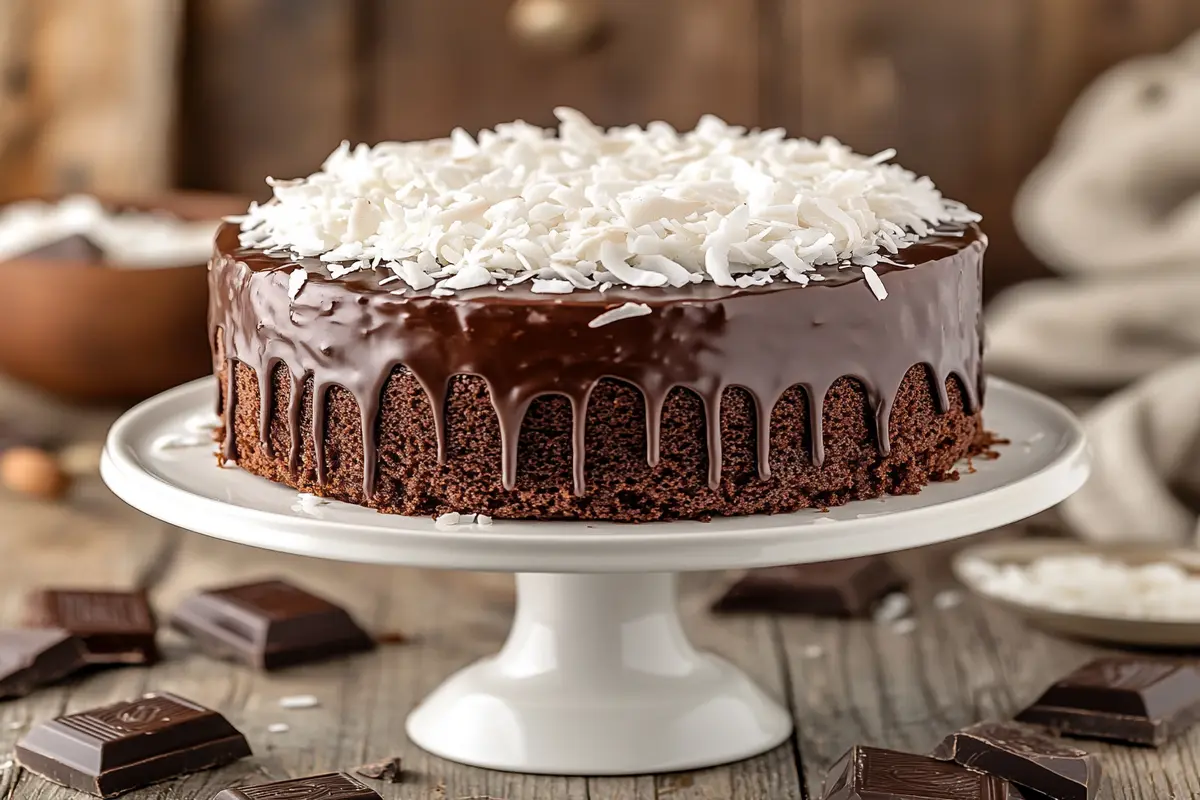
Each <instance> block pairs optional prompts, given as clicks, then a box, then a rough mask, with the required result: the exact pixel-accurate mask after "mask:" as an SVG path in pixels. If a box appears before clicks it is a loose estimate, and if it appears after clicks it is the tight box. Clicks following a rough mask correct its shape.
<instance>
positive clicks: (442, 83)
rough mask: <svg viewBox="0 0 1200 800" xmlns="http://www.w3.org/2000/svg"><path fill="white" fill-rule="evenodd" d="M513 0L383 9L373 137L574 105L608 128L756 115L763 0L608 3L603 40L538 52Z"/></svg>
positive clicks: (413, 0) (420, 133) (427, 2)
mask: <svg viewBox="0 0 1200 800" xmlns="http://www.w3.org/2000/svg"><path fill="white" fill-rule="evenodd" d="M509 5H510V4H509V3H506V2H488V3H480V2H476V0H408V2H403V3H386V4H382V5H381V7H380V13H379V15H378V19H379V24H378V29H377V31H376V41H375V42H374V43H373V45H372V47H373V49H374V52H375V56H374V59H375V67H374V68H373V69H372V70H371V72H372V74H373V75H374V76H375V78H374V81H373V83H374V92H375V94H374V97H373V98H370V99H369V102H370V104H371V109H372V113H373V115H374V117H375V124H374V127H373V133H372V134H371V138H375V139H385V138H399V139H415V138H427V137H434V136H445V135H446V134H447V132H448V131H449V130H450V129H451V128H453V127H455V126H462V127H464V128H466V129H467V130H468V131H472V132H474V131H477V130H479V129H480V128H483V127H490V126H492V125H495V124H496V123H498V122H505V121H508V120H511V119H516V118H521V119H525V120H528V121H529V122H532V123H536V124H544V125H550V124H553V122H554V118H553V116H552V113H551V112H552V110H553V108H554V107H555V106H557V105H573V106H576V107H578V108H580V109H581V110H582V111H583V112H584V113H586V114H589V115H590V116H592V118H593V119H594V121H596V122H597V123H600V124H603V125H618V124H622V125H623V124H629V123H634V122H636V123H645V122H646V121H648V120H651V119H665V120H667V121H668V122H670V123H672V124H674V125H676V126H680V127H686V128H690V127H692V126H693V125H694V124H695V123H696V120H697V118H698V117H699V116H700V115H701V114H703V113H713V114H719V115H722V116H724V117H726V118H727V119H729V120H730V121H732V122H736V123H740V124H748V125H752V124H755V123H756V122H757V119H758V92H759V74H758V71H759V64H758V46H757V42H758V32H759V31H758V21H759V18H758V9H757V5H758V4H757V2H756V0H658V1H657V2H653V3H647V2H644V1H643V0H606V2H602V3H598V4H596V5H597V6H598V7H599V9H600V13H601V15H602V18H603V24H604V25H605V29H604V30H605V32H604V34H603V36H601V37H600V39H599V41H598V42H597V44H596V46H595V47H592V48H587V49H583V50H580V51H574V52H567V53H562V54H559V55H545V54H541V53H539V52H537V51H535V50H533V49H531V48H530V47H528V46H527V45H525V44H522V42H521V41H520V39H519V38H518V37H515V36H514V35H513V34H512V32H511V29H510V26H509V20H508V16H507V15H508V10H509Z"/></svg>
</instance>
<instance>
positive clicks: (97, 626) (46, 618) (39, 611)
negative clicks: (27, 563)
mask: <svg viewBox="0 0 1200 800" xmlns="http://www.w3.org/2000/svg"><path fill="white" fill-rule="evenodd" d="M28 616H29V624H30V625H35V626H39V627H47V628H62V629H63V630H67V631H70V632H71V633H73V634H75V635H76V636H78V637H79V638H80V639H82V640H83V645H84V647H85V648H86V650H87V659H88V663H89V664H153V663H155V662H157V661H158V646H157V645H156V644H155V639H154V637H155V634H156V633H157V630H158V623H157V622H156V621H155V619H154V612H153V611H152V610H151V608H150V603H149V601H148V600H147V599H146V593H145V592H138V591H133V592H109V591H105V592H99V591H73V590H63V589H47V590H45V591H42V592H38V593H36V594H35V595H33V597H32V598H31V600H30V603H29V615H28Z"/></svg>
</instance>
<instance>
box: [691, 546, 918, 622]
mask: <svg viewBox="0 0 1200 800" xmlns="http://www.w3.org/2000/svg"><path fill="white" fill-rule="evenodd" d="M904 583H905V581H904V578H903V577H902V576H901V575H900V574H899V573H898V572H896V570H895V569H894V568H893V567H892V565H891V564H890V563H889V562H888V560H887V559H886V558H882V557H880V556H866V557H863V558H848V559H843V560H841V561H827V562H823V563H817V564H792V565H788V566H783V567H767V568H765V569H752V570H750V571H749V572H747V573H746V574H745V575H744V576H742V578H741V579H740V580H739V581H738V582H737V583H735V584H734V585H733V586H731V587H729V591H727V592H726V593H725V594H724V595H723V596H722V597H721V599H720V600H718V601H717V602H716V603H715V604H714V605H713V611H716V612H751V613H781V614H810V615H812V616H818V617H860V616H865V615H867V614H869V613H870V612H871V610H872V609H873V608H874V607H875V604H876V603H878V602H879V601H880V600H882V599H883V598H884V597H886V596H887V595H889V594H891V593H892V592H895V591H899V590H901V589H903V588H904Z"/></svg>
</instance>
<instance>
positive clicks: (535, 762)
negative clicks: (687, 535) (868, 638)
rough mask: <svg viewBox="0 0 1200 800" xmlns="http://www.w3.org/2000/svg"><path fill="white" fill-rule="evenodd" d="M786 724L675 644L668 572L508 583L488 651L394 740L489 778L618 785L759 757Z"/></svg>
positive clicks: (729, 669) (784, 732)
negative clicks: (510, 774) (509, 592)
mask: <svg viewBox="0 0 1200 800" xmlns="http://www.w3.org/2000/svg"><path fill="white" fill-rule="evenodd" d="M791 730H792V720H791V716H790V715H789V714H788V713H787V711H785V710H784V709H783V707H781V706H780V705H779V704H778V703H776V702H775V701H774V700H772V699H771V698H769V697H768V696H767V695H766V694H764V693H763V691H762V690H761V689H759V688H758V687H757V686H756V685H755V684H754V682H753V681H751V680H750V678H748V677H747V676H746V675H745V674H743V673H742V672H741V671H740V670H738V669H736V668H735V667H733V666H732V665H730V664H729V663H728V662H726V661H724V660H723V659H721V658H718V657H716V656H713V655H709V654H707V653H701V652H698V651H697V650H696V649H695V648H693V647H692V645H691V643H690V642H688V640H687V637H686V636H685V635H684V633H683V628H682V627H681V625H680V623H679V615H678V612H677V605H676V576H675V575H674V574H673V573H650V574H608V575H580V574H555V573H549V574H546V573H520V574H518V575H517V613H516V618H515V619H514V621H513V628H512V632H511V633H510V634H509V636H508V641H507V642H506V643H505V645H504V647H503V649H501V651H500V653H499V654H498V655H495V656H492V657H489V658H485V659H483V660H481V661H478V662H476V663H475V664H472V665H471V666H469V667H467V668H465V669H463V670H461V671H460V672H458V673H456V674H455V675H453V676H451V677H450V678H449V679H448V680H447V681H446V682H445V683H443V684H442V685H441V686H440V687H438V689H436V690H435V691H434V692H433V694H431V695H430V696H429V697H428V698H426V699H425V701H424V702H423V703H421V705H420V706H419V707H418V708H417V709H416V710H415V711H413V713H412V715H411V716H409V718H408V735H409V737H410V738H411V739H412V740H413V742H415V743H416V744H417V745H419V746H420V747H422V748H424V749H425V750H428V751H429V752H431V753H434V754H435V755H439V756H442V757H444V758H449V759H452V760H454V761H460V762H462V763H465V764H471V765H474V766H479V767H489V768H491V769H501V770H510V771H512V770H518V771H521V772H537V773H548V774H553V775H597V774H608V775H621V774H636V773H647V772H667V771H671V770H682V769H696V768H700V767H709V766H714V765H716V764H724V763H727V762H730V761H737V760H740V759H743V758H748V757H749V756H752V755H755V754H757V753H761V752H763V751H765V750H769V749H771V748H772V747H774V746H776V745H778V744H779V743H781V742H783V741H784V740H785V739H787V737H788V736H789V735H790V733H791Z"/></svg>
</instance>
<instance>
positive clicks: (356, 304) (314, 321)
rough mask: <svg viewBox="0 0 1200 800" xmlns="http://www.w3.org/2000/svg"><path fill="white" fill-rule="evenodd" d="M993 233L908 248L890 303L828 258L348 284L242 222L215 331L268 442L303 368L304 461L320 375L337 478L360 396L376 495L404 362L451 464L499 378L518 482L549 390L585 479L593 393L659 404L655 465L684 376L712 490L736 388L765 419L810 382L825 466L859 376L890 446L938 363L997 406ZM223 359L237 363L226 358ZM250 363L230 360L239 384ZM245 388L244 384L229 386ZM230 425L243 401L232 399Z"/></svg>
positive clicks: (506, 471) (505, 457)
mask: <svg viewBox="0 0 1200 800" xmlns="http://www.w3.org/2000/svg"><path fill="white" fill-rule="evenodd" d="M986 241H987V240H986V237H984V236H983V235H982V234H981V233H980V232H979V229H978V228H977V227H975V226H970V227H967V228H964V229H962V230H958V231H948V232H946V233H943V234H939V235H935V236H931V237H929V238H927V239H926V240H923V241H922V242H919V243H917V244H915V245H913V246H912V247H909V248H907V249H905V250H902V251H901V252H900V253H899V254H898V255H896V256H895V257H894V260H895V261H897V262H899V263H900V264H904V265H910V266H896V265H889V264H880V265H879V266H878V267H876V270H877V272H878V273H879V274H880V276H881V278H882V279H883V282H884V284H885V285H886V287H887V291H888V297H887V299H885V300H882V301H881V300H879V299H877V298H876V296H875V294H874V293H873V292H872V291H871V289H870V288H869V287H868V286H867V285H866V282H865V281H864V280H863V278H862V272H861V270H859V269H858V268H848V269H843V270H839V269H837V268H836V267H829V268H822V269H821V270H820V274H821V275H822V276H823V277H824V278H825V280H824V281H821V282H813V283H811V284H810V285H809V286H806V287H802V286H799V285H797V284H793V283H788V282H782V281H781V282H777V283H774V284H769V285H767V286H762V287H751V288H748V289H738V288H728V287H721V286H717V285H715V284H713V283H711V282H708V283H701V284H693V285H689V286H686V287H682V288H678V289H671V288H640V289H638V288H628V287H624V288H623V287H613V288H612V289H610V290H609V291H607V292H604V293H601V292H597V291H585V292H575V293H573V294H570V295H544V294H535V293H533V292H532V291H530V289H529V288H527V287H526V286H525V285H523V284H522V285H517V286H513V287H509V288H507V289H506V290H505V291H497V289H496V287H481V288H478V289H471V290H466V291H461V292H458V293H456V294H455V295H454V296H452V297H445V298H438V297H433V296H431V295H430V293H429V292H428V291H423V292H412V291H407V292H404V293H403V294H399V295H397V294H392V293H391V292H392V290H394V289H395V288H396V287H397V286H399V285H400V284H398V283H395V282H392V283H388V284H383V285H381V281H382V280H384V279H385V278H387V277H388V276H389V275H390V273H389V272H387V271H385V270H381V269H379V270H368V271H362V272H356V273H351V274H350V275H347V276H344V277H342V278H338V279H332V278H330V277H329V273H328V269H327V267H326V265H324V264H322V263H321V262H320V261H318V260H316V259H303V260H301V261H296V260H292V259H287V258H278V257H274V256H269V255H266V254H265V253H263V252H261V251H255V250H244V249H242V248H240V246H239V244H238V238H237V229H236V227H235V226H233V225H226V226H225V227H224V228H222V230H221V231H220V233H219V234H218V237H217V253H216V255H215V256H214V259H213V261H212V264H211V265H210V278H209V286H210V305H209V327H210V334H211V336H212V337H213V342H214V347H215V349H216V351H217V353H218V356H219V357H220V358H223V359H225V361H226V362H227V364H228V365H229V366H232V365H233V363H234V362H240V363H242V364H245V365H246V366H248V367H250V368H251V369H253V370H254V372H255V373H256V375H257V377H258V381H259V389H260V395H259V396H260V397H262V398H264V402H262V404H261V409H260V412H261V421H260V422H261V424H260V439H261V440H262V442H263V443H264V444H266V445H267V446H269V443H268V436H267V434H268V430H267V429H268V423H269V412H270V409H271V407H272V403H273V388H274V387H273V381H272V380H271V375H272V373H273V371H274V369H275V367H276V366H277V365H278V364H281V363H282V364H286V365H287V367H288V371H289V373H290V374H291V380H292V391H291V404H290V407H289V409H288V412H289V414H288V416H289V425H290V433H291V452H290V454H289V462H290V465H291V469H292V470H293V471H295V470H296V469H297V468H298V467H299V459H300V442H301V437H300V436H299V435H297V434H298V433H299V431H298V428H299V425H300V417H301V408H300V403H301V397H302V394H303V392H302V387H303V383H304V381H305V380H306V379H307V378H308V377H311V378H312V380H313V385H314V401H313V402H314V413H313V415H312V419H313V430H312V432H311V433H312V438H313V440H314V441H315V442H316V443H317V444H316V452H315V462H316V463H315V465H314V466H315V471H316V477H317V481H318V483H324V482H325V464H324V455H323V448H322V446H321V443H322V442H323V441H324V425H325V417H326V415H325V413H324V404H325V396H326V393H327V391H328V389H329V388H330V387H331V386H334V385H337V386H341V387H343V388H345V389H346V390H348V391H349V392H350V393H351V394H352V395H353V397H354V398H355V400H356V402H357V404H358V407H359V410H360V413H361V416H362V430H363V453H364V457H365V458H364V461H365V463H366V464H367V469H366V470H365V474H364V475H363V490H364V495H365V496H366V497H368V498H370V497H371V496H372V495H373V492H374V485H375V474H374V469H373V466H374V464H375V463H376V460H377V459H376V455H377V449H376V433H375V432H376V428H377V425H376V422H377V416H378V413H379V402H380V397H381V394H382V391H383V388H384V385H385V383H386V381H387V380H388V378H389V377H390V376H391V374H392V371H393V369H395V368H397V367H401V366H402V367H403V368H406V369H408V370H410V371H411V372H412V374H413V376H414V377H415V378H416V379H417V380H418V381H419V382H420V384H421V386H422V387H423V388H424V389H425V392H426V393H427V395H428V396H429V399H430V405H431V407H432V408H433V409H435V414H434V419H435V429H436V434H437V440H438V458H439V461H442V462H444V460H445V456H446V437H445V420H444V411H443V407H444V401H445V398H446V390H447V384H448V381H449V380H450V378H451V377H452V376H454V375H459V374H471V375H478V376H480V377H482V378H483V379H484V380H485V381H486V382H487V385H488V388H489V391H490V395H491V400H492V404H493V406H494V408H495V411H496V414H497V417H498V419H499V423H500V431H501V438H502V462H503V463H502V465H501V467H502V469H501V474H502V480H503V484H504V487H505V488H506V489H511V488H512V487H513V486H514V485H515V480H516V472H517V440H518V435H519V432H520V427H521V424H522V421H523V419H524V415H525V411H526V410H527V409H528V407H529V404H530V403H531V402H532V401H533V399H534V398H536V397H538V396H540V395H545V394H559V395H564V396H566V397H567V398H568V399H569V400H570V402H571V405H572V409H573V414H574V421H575V422H574V431H573V445H574V448H573V449H574V456H573V479H574V490H575V493H576V494H577V495H582V494H584V493H585V492H586V486H585V481H584V473H585V470H584V446H583V443H584V424H585V419H586V408H587V404H588V399H589V396H590V393H591V391H592V389H593V387H594V386H595V385H596V384H597V382H599V381H600V380H601V379H603V378H618V379H621V380H624V381H626V382H628V383H630V384H631V385H633V386H634V387H636V388H637V389H638V390H639V391H641V393H642V394H643V396H644V397H645V401H646V417H647V418H646V433H647V437H646V440H647V453H646V458H647V461H648V463H649V464H650V465H651V466H653V465H655V464H656V463H657V461H658V458H659V441H660V418H659V417H660V411H661V409H662V404H663V402H664V400H665V399H666V396H667V394H668V392H669V391H670V390H671V389H672V388H674V387H677V386H680V387H685V388H688V389H691V390H693V391H694V392H695V393H696V394H697V395H699V397H700V398H701V399H702V401H703V402H704V406H705V409H706V413H707V417H708V422H707V425H708V456H709V458H708V464H709V467H708V469H709V476H708V477H709V484H710V485H711V486H713V487H715V486H716V485H717V484H718V483H719V480H720V475H721V460H722V459H721V436H720V419H719V415H718V410H719V407H720V400H721V396H722V393H723V392H724V390H725V389H726V388H727V387H730V386H740V387H743V388H744V389H746V390H747V391H748V392H749V393H750V395H751V396H752V398H753V399H754V402H755V405H756V408H757V413H758V419H759V420H760V421H762V420H769V419H770V411H771V409H772V408H773V406H774V405H775V403H776V401H777V400H778V399H779V397H780V396H781V395H782V394H783V392H784V391H785V390H787V389H788V388H790V387H792V386H801V387H803V388H804V390H805V393H806V395H807V397H808V402H809V405H810V408H811V409H813V411H814V412H815V413H812V414H810V418H811V419H812V421H813V422H812V425H813V430H812V434H813V435H812V451H813V452H812V458H813V462H814V463H816V464H818V465H819V464H821V463H822V461H823V458H824V446H823V440H822V431H821V413H820V409H821V408H822V406H823V399H824V396H825V393H826V392H827V391H828V390H829V388H830V386H832V385H833V383H834V382H835V381H837V380H838V379H839V378H841V377H843V376H852V377H854V378H857V379H858V380H859V381H860V382H861V383H862V385H863V386H864V387H865V390H866V393H867V395H868V398H869V401H870V404H871V407H872V410H873V412H874V417H875V420H876V431H877V437H878V440H879V447H880V450H881V452H883V453H885V454H886V453H887V452H889V449H890V448H889V443H888V421H889V419H890V413H891V408H892V404H893V402H894V400H895V396H896V393H897V391H898V389H899V387H900V383H901V381H902V380H903V378H904V376H905V374H906V373H907V372H908V370H909V369H910V368H911V367H912V366H914V365H916V364H924V365H926V366H927V367H928V368H929V370H930V373H931V375H932V377H933V379H934V380H933V384H934V386H935V387H936V389H937V392H938V400H939V403H940V409H941V410H943V411H944V410H945V409H946V407H947V404H948V401H947V397H946V389H945V382H946V379H947V378H949V377H950V376H951V375H955V376H957V377H958V378H959V380H960V381H961V383H962V385H963V387H964V390H965V395H966V397H967V401H968V403H969V405H970V410H971V411H972V412H973V411H975V410H977V409H978V408H979V405H980V403H981V400H982V397H981V395H982V370H981V365H980V354H981V333H980V328H981V307H982V291H981V289H982V265H983V251H984V249H985V247H986ZM297 264H301V265H302V266H304V268H305V269H306V270H307V271H308V273H309V279H308V281H307V283H306V284H305V285H304V287H303V289H302V290H301V292H300V294H299V295H298V296H297V297H296V298H295V300H291V299H290V298H289V296H288V278H289V274H290V272H291V271H292V270H293V269H294V268H295V267H296V265H297ZM626 302H636V303H645V304H646V305H648V306H650V308H651V309H652V313H650V314H648V315H645V316H640V317H635V318H628V319H623V320H620V321H617V322H615V323H611V324H608V325H603V326H600V327H597V328H591V327H589V326H588V323H589V322H591V321H592V320H593V319H595V318H596V317H597V316H598V315H600V314H601V313H602V312H604V311H606V310H608V309H611V308H615V307H618V306H620V305H622V304H623V303H626ZM218 366H220V365H219V364H218ZM233 375H234V370H233V369H228V370H226V377H227V380H229V381H232V380H233ZM226 395H227V396H228V397H233V391H232V389H231V387H230V389H229V390H228V391H227V393H226ZM223 411H224V412H225V414H226V417H225V418H226V420H229V419H231V418H232V417H231V416H229V412H230V411H231V409H223ZM769 442H770V437H769V435H767V431H766V430H765V426H764V425H762V424H760V425H759V426H758V471H759V474H760V476H761V477H763V478H767V477H769V474H770V467H769V461H768V456H769V450H768V448H769ZM235 450H236V447H235V440H234V434H233V426H232V425H226V440H225V445H224V450H223V457H224V458H226V459H236V457H237V453H236V452H235Z"/></svg>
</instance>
